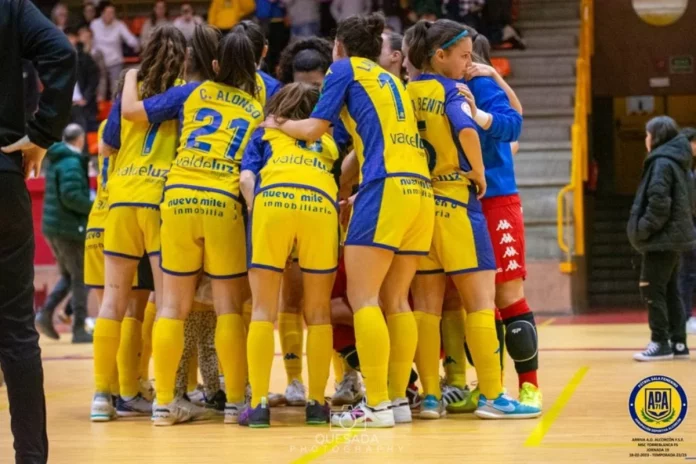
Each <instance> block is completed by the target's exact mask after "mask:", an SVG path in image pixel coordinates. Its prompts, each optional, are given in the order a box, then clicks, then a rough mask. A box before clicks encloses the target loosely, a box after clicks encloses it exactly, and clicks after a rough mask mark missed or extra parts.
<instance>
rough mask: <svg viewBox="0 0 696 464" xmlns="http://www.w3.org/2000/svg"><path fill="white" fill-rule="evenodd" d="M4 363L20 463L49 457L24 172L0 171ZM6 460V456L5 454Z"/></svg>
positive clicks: (0, 351)
mask: <svg viewBox="0 0 696 464" xmlns="http://www.w3.org/2000/svg"><path fill="white" fill-rule="evenodd" d="M0 201H1V202H2V206H1V207H0V366H1V367H2V370H3V372H4V374H5V383H6V384H7V396H8V399H9V403H10V416H11V422H10V425H11V428H12V434H13V435H14V448H15V459H16V462H17V463H18V464H43V463H45V462H47V460H48V437H47V435H46V401H45V398H44V389H43V367H42V366H41V349H40V348H39V334H38V333H37V332H36V329H35V328H34V228H33V223H32V216H31V200H30V199H29V192H27V188H26V185H25V183H24V179H23V178H22V176H21V175H20V174H19V173H14V172H0ZM0 461H2V462H7V457H6V456H2V457H0Z"/></svg>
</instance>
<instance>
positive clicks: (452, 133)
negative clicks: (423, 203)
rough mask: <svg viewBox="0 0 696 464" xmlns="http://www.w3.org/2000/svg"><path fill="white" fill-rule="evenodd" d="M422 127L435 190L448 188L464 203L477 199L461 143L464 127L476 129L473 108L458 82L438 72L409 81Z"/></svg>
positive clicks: (410, 91)
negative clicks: (462, 93) (468, 175)
mask: <svg viewBox="0 0 696 464" xmlns="http://www.w3.org/2000/svg"><path fill="white" fill-rule="evenodd" d="M407 90H408V94H409V95H410V97H411V102H412V103H413V108H415V112H416V118H417V119H418V129H419V131H420V135H421V138H422V143H423V146H424V147H425V149H426V152H427V153H428V157H429V165H430V168H431V176H432V181H433V189H435V190H436V191H441V190H442V187H445V188H447V196H448V197H452V199H453V200H456V201H459V202H460V203H463V204H465V205H466V204H469V202H471V201H476V202H478V200H476V194H475V192H476V189H475V187H474V185H473V184H472V183H471V181H469V180H468V179H467V178H466V177H464V176H463V175H462V172H468V171H470V170H471V165H470V164H469V160H468V159H467V157H466V153H465V152H464V149H463V148H462V146H461V144H460V143H459V133H460V132H461V131H462V130H464V129H473V130H476V123H475V122H474V120H473V119H472V118H471V108H470V107H469V104H468V103H467V101H466V99H465V98H464V96H463V95H461V94H460V92H459V89H458V88H457V82H456V81H454V80H451V79H448V78H446V77H443V76H439V75H436V74H421V75H420V76H419V77H417V78H415V79H413V80H412V81H411V82H409V84H408V87H407Z"/></svg>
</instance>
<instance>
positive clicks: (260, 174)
mask: <svg viewBox="0 0 696 464" xmlns="http://www.w3.org/2000/svg"><path fill="white" fill-rule="evenodd" d="M337 160H338V147H337V146H336V142H334V140H333V138H332V137H331V136H330V135H328V134H324V135H323V136H322V137H321V139H319V140H317V141H316V142H314V143H307V142H305V141H303V140H297V139H294V138H292V137H290V136H289V135H286V134H284V133H283V132H281V131H280V130H277V129H257V130H256V131H255V132H254V134H253V135H252V137H251V140H250V141H249V144H248V145H247V147H246V150H245V151H244V158H243V160H242V171H246V170H249V171H251V172H253V173H254V174H256V176H257V179H258V182H257V185H256V193H259V192H262V191H265V190H268V189H270V188H274V187H297V188H303V189H308V190H313V191H315V192H317V193H318V194H320V195H322V196H324V197H326V199H328V200H329V201H331V202H332V203H333V204H334V205H335V203H336V201H337V198H338V186H337V185H336V179H335V177H334V175H333V173H332V170H333V167H334V164H335V163H336V161H337ZM322 201H324V200H322V199H321V197H318V198H317V202H322Z"/></svg>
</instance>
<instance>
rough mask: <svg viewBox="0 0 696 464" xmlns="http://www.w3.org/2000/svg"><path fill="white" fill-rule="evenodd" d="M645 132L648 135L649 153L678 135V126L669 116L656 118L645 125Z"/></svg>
mask: <svg viewBox="0 0 696 464" xmlns="http://www.w3.org/2000/svg"><path fill="white" fill-rule="evenodd" d="M645 131H646V132H647V133H648V134H650V136H651V138H652V139H651V141H650V151H653V150H654V149H656V148H657V147H659V146H660V145H663V144H665V143H667V142H669V141H670V140H672V139H673V138H674V137H676V136H677V135H679V126H678V125H677V123H676V121H674V119H672V118H670V117H669V116H658V117H656V118H652V119H651V120H650V121H648V123H647V124H646V125H645Z"/></svg>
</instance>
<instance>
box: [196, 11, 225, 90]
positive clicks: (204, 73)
mask: <svg viewBox="0 0 696 464" xmlns="http://www.w3.org/2000/svg"><path fill="white" fill-rule="evenodd" d="M221 38H222V33H221V32H220V30H219V29H218V28H216V27H213V26H209V25H207V24H197V25H196V28H195V29H194V30H193V36H192V37H191V42H190V44H189V58H188V73H189V74H198V75H199V76H200V77H201V78H202V79H203V80H206V81H212V80H215V70H214V69H213V60H216V59H217V57H218V55H217V53H218V47H219V46H220V39H221Z"/></svg>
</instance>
